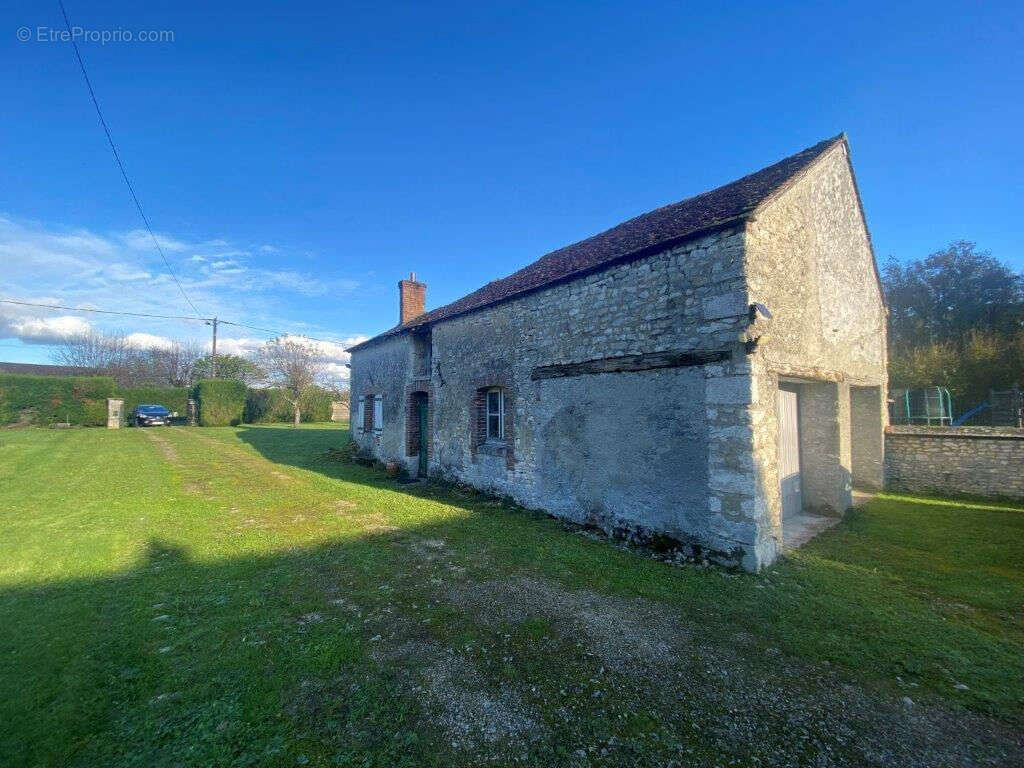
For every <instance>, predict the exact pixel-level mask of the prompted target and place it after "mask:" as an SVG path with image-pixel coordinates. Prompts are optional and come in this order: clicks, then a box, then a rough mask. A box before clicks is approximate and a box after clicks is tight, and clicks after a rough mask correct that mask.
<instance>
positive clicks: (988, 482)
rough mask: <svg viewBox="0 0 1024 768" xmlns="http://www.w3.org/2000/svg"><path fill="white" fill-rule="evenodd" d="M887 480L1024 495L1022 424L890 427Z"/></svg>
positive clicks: (918, 487)
mask: <svg viewBox="0 0 1024 768" xmlns="http://www.w3.org/2000/svg"><path fill="white" fill-rule="evenodd" d="M885 481H886V487H887V488H888V489H890V490H893V491H898V492H900V493H923V494H938V495H943V496H980V497H986V498H993V499H1016V500H1018V501H1019V500H1024V429H1014V428H1011V427H910V426H899V427H890V428H889V429H888V430H886V435H885Z"/></svg>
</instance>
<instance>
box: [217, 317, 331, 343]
mask: <svg viewBox="0 0 1024 768" xmlns="http://www.w3.org/2000/svg"><path fill="white" fill-rule="evenodd" d="M220 323H221V324H222V325H234V326H237V327H239V328H248V329H249V330H250V331H260V332H262V333H270V334H273V335H274V336H301V337H302V338H304V339H309V340H310V341H319V342H321V343H323V344H343V343H344V342H341V341H338V340H337V339H318V338H316V337H314V336H307V335H306V334H304V333H284V332H282V331H271V330H270V329H269V328H257V327H256V326H254V325H246V324H245V323H233V322H231V321H230V320H221V321H220Z"/></svg>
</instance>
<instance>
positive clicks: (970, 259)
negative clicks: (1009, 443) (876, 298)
mask: <svg viewBox="0 0 1024 768" xmlns="http://www.w3.org/2000/svg"><path fill="white" fill-rule="evenodd" d="M883 282H884V284H885V292H886V299H887V303H888V305H889V355H890V360H889V378H890V381H891V383H892V385H893V386H894V387H908V388H917V387H925V386H935V385H938V386H944V387H946V388H948V389H949V390H950V392H951V393H952V395H953V397H954V398H955V399H956V400H957V401H958V404H959V408H958V410H963V409H965V408H968V407H971V406H973V405H975V404H977V403H980V402H983V401H984V400H985V399H986V398H987V396H988V392H989V390H990V389H1002V388H1009V387H1012V386H1015V385H1018V386H1019V385H1021V384H1024V355H1022V354H1021V352H1022V351H1024V275H1022V274H1021V273H1018V272H1015V271H1014V270H1013V268H1011V267H1010V266H1009V265H1007V264H1003V263H1001V262H1000V261H999V260H998V259H996V258H994V257H993V256H992V255H991V254H990V253H988V252H985V251H978V250H977V249H976V246H975V244H974V243H970V242H966V241H960V242H955V243H951V244H950V245H949V246H947V247H946V248H944V249H943V250H941V251H938V252H936V253H933V254H931V255H930V256H928V257H927V258H925V259H923V260H917V261H912V262H910V263H908V264H906V265H903V264H900V263H899V262H897V261H896V260H895V259H892V258H890V259H889V262H888V264H887V265H886V267H885V270H884V272H883Z"/></svg>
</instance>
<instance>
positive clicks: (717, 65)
mask: <svg viewBox="0 0 1024 768" xmlns="http://www.w3.org/2000/svg"><path fill="white" fill-rule="evenodd" d="M66 6H67V9H68V12H69V14H70V15H71V18H72V21H73V22H74V23H75V24H76V25H79V26H81V27H83V28H86V29H91V30H103V29H107V30H117V29H126V30H132V31H138V30H170V31H172V32H173V35H174V40H173V42H155V43H125V42H121V43H117V42H111V43H107V44H105V45H101V44H100V43H99V42H89V41H83V42H82V43H81V50H82V54H83V56H84V58H85V61H86V65H87V66H88V68H89V71H90V75H91V77H92V80H93V84H94V86H95V88H96V91H97V95H98V96H99V99H100V101H101V104H102V105H103V107H104V111H105V113H106V117H107V120H108V122H109V124H110V126H111V129H112V131H113V134H114V137H115V140H116V141H117V143H118V145H119V148H120V150H121V153H122V155H123V158H124V160H125V163H126V165H127V167H128V170H129V173H130V174H131V177H132V179H133V181H134V183H135V186H136V188H137V191H138V193H139V195H140V197H141V199H142V202H143V205H144V206H145V208H146V210H147V213H148V214H149V216H150V219H151V221H152V222H153V225H154V228H155V229H156V231H157V232H158V233H159V234H160V236H161V238H163V241H164V242H165V244H166V246H167V247H166V251H167V255H168V257H169V258H170V259H171V260H172V263H173V265H174V268H175V270H176V271H177V272H178V274H179V275H180V277H181V279H182V282H183V284H184V285H185V287H186V290H187V291H188V293H189V295H190V297H191V298H192V299H193V301H194V302H195V303H196V304H197V305H198V307H199V309H200V311H201V312H202V313H203V314H204V315H212V314H217V315H219V316H221V317H224V318H229V319H233V320H237V321H239V322H243V323H248V324H251V325H255V326H260V327H264V328H270V329H274V330H280V331H283V332H293V333H306V334H308V335H313V336H318V337H323V338H331V339H338V340H342V341H345V340H350V339H354V338H357V337H360V336H362V335H367V334H373V333H376V332H378V331H380V330H383V329H384V328H387V327H389V326H391V325H393V324H394V322H395V320H396V317H397V306H396V305H397V299H396V296H397V289H396V285H395V284H396V282H397V280H398V279H399V278H400V277H402V276H403V275H405V274H407V273H408V272H409V271H412V270H414V271H416V273H417V275H418V276H419V277H420V278H421V279H422V280H424V281H425V282H427V284H428V286H429V287H428V297H427V300H428V306H431V307H433V306H438V305H440V304H442V303H446V302H448V301H451V300H453V299H455V298H458V297H459V296H461V295H463V294H464V293H467V292H468V291H471V290H473V289H475V288H477V287H479V286H480V285H482V284H483V283H485V282H487V281H488V280H491V279H494V278H496V277H499V276H502V275H505V274H508V273H509V272H512V271H514V270H515V269H517V268H519V267H521V266H523V265H524V264H526V263H529V262H530V261H532V260H534V259H535V258H537V257H538V256H540V255H542V254H544V253H546V252H548V251H550V250H552V249H554V248H557V247H559V246H562V245H565V244H568V243H570V242H574V241H576V240H579V239H581V238H583V237H586V236H588V235H591V234H594V233H595V232H598V231H600V230H603V229H606V228H608V227H609V226H612V225H614V224H616V223H618V222H619V221H622V220H624V219H626V218H628V217H630V216H633V215H636V214H638V213H642V212H644V211H647V210H650V209H652V208H655V207H657V206H659V205H663V204H665V203H668V202H672V201H675V200H679V199H682V198H684V197H688V196H690V195H692V194H696V193H699V192H701V191H703V190H705V189H708V188H711V187H714V186H717V185H719V184H722V183H725V182H727V181H730V180H732V179H734V178H736V177H739V176H742V175H744V174H746V173H748V172H751V171H753V170H756V169H758V168H760V167H763V166H764V165H767V164H770V163H772V162H774V161H776V160H778V159H779V158H781V157H783V156H785V155H787V154H791V153H792V152H795V151H797V150H799V149H802V148H803V147H806V146H808V145H810V144H813V143H815V142H817V141H819V140H820V139H822V138H825V137H827V136H832V135H834V134H836V133H838V132H840V131H843V130H845V131H846V132H847V133H848V134H849V136H850V141H851V144H852V149H853V160H854V165H855V168H856V171H857V174H858V180H859V183H860V187H861V192H862V195H863V198H864V204H865V208H866V212H867V216H868V223H869V225H870V228H871V231H872V235H873V238H874V242H875V247H876V252H877V255H878V257H879V259H880V260H884V259H885V258H886V257H887V256H888V255H890V254H893V255H895V256H897V257H899V258H914V257H920V256H923V255H926V254H928V253H930V252H932V251H934V250H936V249H938V248H940V247H941V246H943V245H944V244H946V243H948V242H949V241H951V240H956V239H961V238H963V239H971V240H975V241H977V242H978V244H979V246H981V247H983V248H986V249H989V250H991V251H992V252H993V253H994V254H995V255H997V256H998V257H1000V258H1002V259H1004V260H1006V261H1009V262H1010V263H1012V264H1013V265H1015V266H1016V267H1018V268H1024V251H1022V248H1021V242H1022V240H1024V237H1022V236H1024V231H1022V230H1024V217H1022V216H1021V214H1020V210H1021V204H1022V188H1024V183H1022V181H1021V179H1022V178H1024V145H1022V142H1021V141H1020V138H1019V133H1020V125H1021V124H1024V55H1022V52H1021V51H1022V45H1021V40H1022V38H1024V6H1022V5H1021V4H1020V3H1006V4H1001V3H986V4H967V3H964V4H952V3H950V4H946V3H936V2H930V3H878V4H871V3H865V2H859V3H856V4H850V5H847V6H842V5H839V4H836V5H830V6H824V5H820V4H805V3H786V4H780V3H770V4H769V3H764V4H745V3H729V4H722V3H713V4H711V3H709V4H706V5H698V4H693V3H651V4H642V3H636V2H632V3H593V2H589V3H578V4H577V3H566V2H563V3H558V4H551V3H548V4H530V3H516V4H498V3H479V2H475V3H449V4H444V5H441V4H431V3H414V4H413V3H410V4H390V5H384V4H348V3H333V2H332V3H326V2H322V3H320V2H305V1H304V0H291V2H288V3H275V4H267V3H259V2H255V1H254V2H246V3H232V2H219V3H208V2H192V3H190V2H183V1H182V0H175V2H147V3H144V4H140V3H137V2H117V1H116V0H103V2H100V1H99V0H66ZM0 18H2V19H3V23H2V24H0V57H2V59H0V61H2V63H3V66H2V67H0V83H2V87H3V92H4V94H5V97H6V98H5V102H6V104H7V108H6V109H5V114H4V119H3V120H0V157H2V160H3V168H4V179H5V183H4V184H3V185H0V294H3V295H4V296H8V297H13V298H20V299H28V300H49V301H56V302H59V303H69V304H72V305H74V306H94V307H102V308H108V309H125V310H130V311H142V312H147V311H149V312H157V313H170V314H187V310H188V307H187V305H186V304H185V303H184V301H183V300H182V299H181V297H180V295H179V294H177V291H176V289H175V288H174V286H173V284H172V283H170V280H169V278H168V277H167V276H166V274H165V272H164V270H163V268H162V265H161V263H160V260H159V256H158V255H157V254H156V253H155V251H154V250H153V248H152V246H151V244H147V243H146V240H145V238H144V237H142V234H143V232H142V231H141V229H140V228H141V223H140V221H139V219H138V216H137V214H136V212H135V210H134V207H133V205H132V203H131V200H130V198H129V197H128V194H127V191H126V189H125V188H124V185H123V182H122V181H121V179H120V176H119V174H118V171H117V168H116V166H115V165H114V162H113V160H112V158H111V155H110V152H109V149H108V148H107V146H106V144H105V139H104V137H103V134H102V132H101V129H100V126H99V124H98V122H97V119H96V116H95V114H94V112H93V108H92V105H91V103H90V102H89V99H88V94H87V92H86V90H85V86H84V84H83V81H82V78H81V75H80V73H79V72H78V69H77V64H76V62H75V60H74V57H73V53H72V50H71V47H70V45H69V44H67V43H61V42H46V41H40V40H39V39H38V35H39V32H38V28H39V27H52V28H54V29H60V28H61V27H62V19H61V16H60V12H59V9H58V7H57V4H56V2H53V3H51V2H38V0H33V1H32V2H28V1H27V0H13V2H11V1H10V0H9V2H7V3H5V5H4V10H3V11H0ZM22 26H24V27H27V28H29V29H30V30H31V35H32V39H30V40H29V41H28V42H20V41H19V40H18V39H17V34H16V31H17V30H18V28H19V27H22ZM44 34H45V32H44ZM86 322H88V323H90V324H91V325H92V326H93V327H97V328H101V329H107V330H114V329H117V330H122V331H125V332H133V333H140V334H149V335H152V336H158V337H175V338H183V337H191V336H194V337H196V338H205V334H206V329H205V328H203V327H202V326H199V325H197V324H189V323H177V322H167V321H156V320H153V321H147V320H142V319H138V320H129V319H123V320H113V321H112V320H104V319H97V318H96V317H95V316H94V317H87V316H79V317H78V319H76V316H75V315H74V313H61V312H45V311H44V312H31V311H28V310H24V309H12V308H10V307H7V308H4V307H3V305H0V359H8V360H21V361H40V362H42V361H46V360H47V359H48V358H49V352H50V348H49V347H46V346H42V345H41V344H40V343H39V342H46V341H53V340H54V339H55V338H57V337H59V335H60V334H62V333H67V332H68V331H69V330H75V329H77V328H80V327H81V324H82V323H86ZM223 336H224V338H225V339H226V341H225V342H224V344H225V345H226V347H227V348H230V349H238V350H243V351H244V350H246V349H251V348H252V346H253V345H254V344H258V343H259V339H261V338H263V337H265V336H266V334H260V333H255V332H248V331H244V330H242V329H237V328H228V329H224V331H223ZM335 358H336V359H337V361H338V362H341V361H343V359H344V356H343V355H342V354H341V353H340V352H337V351H335Z"/></svg>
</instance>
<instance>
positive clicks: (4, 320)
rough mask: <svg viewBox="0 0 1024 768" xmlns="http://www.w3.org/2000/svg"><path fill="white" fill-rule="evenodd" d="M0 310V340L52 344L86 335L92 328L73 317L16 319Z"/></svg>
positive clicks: (16, 317) (85, 322) (83, 321)
mask: <svg viewBox="0 0 1024 768" xmlns="http://www.w3.org/2000/svg"><path fill="white" fill-rule="evenodd" d="M12 315H14V313H9V312H7V311H6V310H0V338H14V339H20V340H21V341H23V342H25V343H26V344H53V343H59V342H61V341H64V340H66V339H68V338H70V337H72V336H78V335H81V334H83V333H87V332H88V331H89V330H91V328H92V326H91V325H90V324H89V323H88V322H87V321H85V320H83V319H82V318H80V317H76V316H74V315H61V316H59V317H18V316H16V315H14V316H12Z"/></svg>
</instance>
